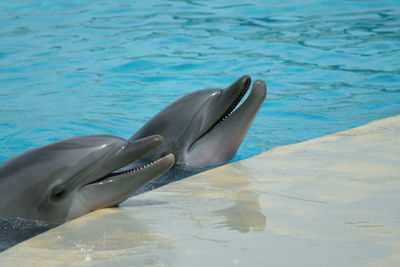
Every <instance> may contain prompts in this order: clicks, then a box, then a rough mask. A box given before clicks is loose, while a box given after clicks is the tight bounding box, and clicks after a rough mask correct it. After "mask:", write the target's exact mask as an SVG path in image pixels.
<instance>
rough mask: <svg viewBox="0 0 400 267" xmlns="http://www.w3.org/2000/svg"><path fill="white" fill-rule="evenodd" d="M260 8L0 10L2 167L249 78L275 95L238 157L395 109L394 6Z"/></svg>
mask: <svg viewBox="0 0 400 267" xmlns="http://www.w3.org/2000/svg"><path fill="white" fill-rule="evenodd" d="M137 2H140V3H137ZM263 2H265V3H263ZM266 2H267V1H229V2H228V1H161V0H160V1H152V0H148V1H82V0H81V1H8V0H3V1H1V2H0V85H1V88H0V138H1V139H0V141H1V142H0V143H1V145H0V165H1V164H2V163H4V162H5V161H6V160H8V159H10V158H12V157H14V156H16V155H17V154H19V153H21V152H23V151H26V150H27V149H32V148H35V147H38V146H41V145H45V144H48V143H49V142H53V141H56V140H59V139H62V138H66V137H70V136H75V135H84V134H112V135H117V136H121V137H125V138H128V137H130V136H131V135H132V134H133V133H134V132H135V131H136V130H138V129H139V128H140V127H141V126H142V125H143V124H144V123H145V122H146V121H147V120H148V119H149V118H151V117H152V116H153V115H154V114H155V113H157V112H158V111H159V110H160V109H162V108H163V107H165V106H166V105H167V104H168V103H170V102H171V101H173V100H174V99H176V98H178V97H180V96H182V95H183V94H186V93H188V92H191V91H194V90H198V89H203V88H207V87H220V88H223V87H225V86H227V85H228V84H229V83H231V82H232V81H233V80H235V79H236V78H238V77H239V76H241V75H243V74H249V75H251V76H252V77H253V78H258V79H264V80H265V81H266V82H267V83H268V86H269V88H268V96H267V100H266V102H265V103H264V105H263V107H262V109H261V110H260V113H259V114H258V116H257V118H256V120H255V122H254V125H253V126H252V128H251V130H250V132H249V134H248V135H247V137H246V139H245V141H244V143H243V144H242V147H241V149H240V150H239V152H238V154H237V156H236V158H235V159H236V160H238V159H242V158H246V157H249V156H252V155H255V154H257V153H259V152H261V151H265V150H268V149H270V148H272V147H275V146H279V145H284V144H290V143H295V142H299V141H302V140H306V139H310V138H314V137H318V136H321V135H325V134H328V133H332V132H336V131H339V130H344V129H348V128H351V127H354V126H358V125H361V124H364V123H366V122H369V121H371V120H374V119H379V118H384V117H388V116H391V115H395V114H399V113H400V66H399V60H400V52H399V51H400V27H399V25H400V7H399V6H400V4H399V1H356V0H354V1H290V3H287V1H268V3H266Z"/></svg>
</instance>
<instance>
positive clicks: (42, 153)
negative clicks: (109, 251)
mask: <svg viewBox="0 0 400 267" xmlns="http://www.w3.org/2000/svg"><path fill="white" fill-rule="evenodd" d="M162 142H163V137H161V136H159V135H155V136H148V137H145V138H141V139H137V140H134V141H133V140H131V141H127V140H125V139H123V138H119V137H115V136H111V135H88V136H79V137H72V138H68V139H64V140H61V141H58V142H55V143H52V144H49V145H46V146H43V147H39V148H37V149H33V150H30V151H28V152H25V153H23V154H21V155H19V156H17V157H16V158H14V159H11V160H10V161H8V162H6V163H5V164H4V165H3V166H1V167H0V217H3V218H16V217H21V218H26V219H33V220H43V221H47V222H50V223H62V222H65V221H67V220H71V219H73V218H76V217H78V216H81V215H84V214H86V213H88V212H91V211H93V210H96V209H100V208H105V207H111V206H115V205H117V204H119V203H121V202H122V201H124V200H126V199H127V198H128V197H129V196H131V195H132V194H133V193H134V192H136V191H137V190H139V189H140V188H141V187H143V186H144V185H146V184H147V183H148V182H150V181H151V180H153V179H155V178H157V177H158V176H160V175H162V174H163V173H164V172H166V171H167V170H168V169H169V168H170V167H171V166H172V165H173V164H174V160H175V157H174V155H173V154H166V155H164V156H163V157H160V158H157V159H155V161H153V162H152V163H150V164H148V165H147V166H142V167H138V168H135V169H127V170H125V171H123V172H115V171H116V170H118V169H120V168H121V167H124V166H125V165H127V164H129V163H131V162H132V161H134V160H136V159H138V158H140V157H141V156H143V155H144V154H145V153H147V152H149V151H150V150H152V149H154V148H156V147H157V146H159V145H160V144H161V143H162Z"/></svg>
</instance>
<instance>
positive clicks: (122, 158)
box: [114, 135, 164, 169]
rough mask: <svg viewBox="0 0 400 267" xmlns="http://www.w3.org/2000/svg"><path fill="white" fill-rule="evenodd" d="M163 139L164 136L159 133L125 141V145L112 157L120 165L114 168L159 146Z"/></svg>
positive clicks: (124, 164)
mask: <svg viewBox="0 0 400 267" xmlns="http://www.w3.org/2000/svg"><path fill="white" fill-rule="evenodd" d="M163 141H164V137H162V136H161V135H152V136H148V137H145V138H141V139H138V140H134V141H127V144H126V146H124V147H123V148H122V149H121V150H120V151H119V152H118V153H117V154H116V155H115V157H114V161H116V162H118V163H119V165H121V166H119V167H117V168H116V169H119V168H122V167H123V166H126V165H127V164H129V163H131V162H132V161H134V160H136V159H139V158H141V157H142V156H143V155H144V154H146V153H147V152H149V151H150V150H152V149H154V148H156V147H157V146H159V145H160V144H161V143H162V142H163Z"/></svg>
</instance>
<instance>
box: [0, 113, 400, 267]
mask: <svg viewBox="0 0 400 267" xmlns="http://www.w3.org/2000/svg"><path fill="white" fill-rule="evenodd" d="M0 265H1V266H35V267H36V266H88V265H89V266H92V265H96V266H231V265H237V266H291V265H296V266H400V116H395V117H391V118H388V119H384V120H379V121H375V122H373V123H370V124H367V125H365V126H361V127H358V128H354V129H351V130H348V131H344V132H339V133H336V134H332V135H328V136H325V137H321V138H317V139H313V140H310V141H306V142H303V143H299V144H294V145H288V146H283V147H278V148H275V149H272V150H270V151H268V152H264V153H262V154H260V155H257V156H255V157H252V158H250V159H246V160H242V161H239V162H235V163H231V164H228V165H225V166H222V167H219V168H215V169H212V170H210V171H207V172H203V173H200V174H197V175H195V176H192V177H190V178H187V179H184V180H182V181H179V182H175V183H172V184H169V185H167V186H164V187H161V188H158V189H156V190H153V191H151V192H147V193H144V194H142V195H140V196H136V197H133V198H130V199H129V200H127V201H126V202H124V203H123V205H122V208H118V209H104V210H99V211H96V212H93V213H91V214H88V215H86V216H83V217H81V218H78V219H76V220H74V221H71V222H69V223H66V224H63V225H61V226H59V227H57V228H54V229H52V230H50V231H48V232H46V233H43V234H41V235H39V236H36V237H34V238H32V239H30V240H27V241H25V242H22V243H20V244H18V245H17V246H15V247H13V248H11V249H8V250H6V251H5V252H3V253H1V254H0Z"/></svg>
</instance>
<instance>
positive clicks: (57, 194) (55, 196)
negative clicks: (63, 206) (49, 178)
mask: <svg viewBox="0 0 400 267" xmlns="http://www.w3.org/2000/svg"><path fill="white" fill-rule="evenodd" d="M66 195H67V190H65V188H64V187H62V186H55V187H54V188H53V190H52V191H51V195H50V199H51V200H52V201H60V200H62V199H63V198H64V197H65V196H66Z"/></svg>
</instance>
